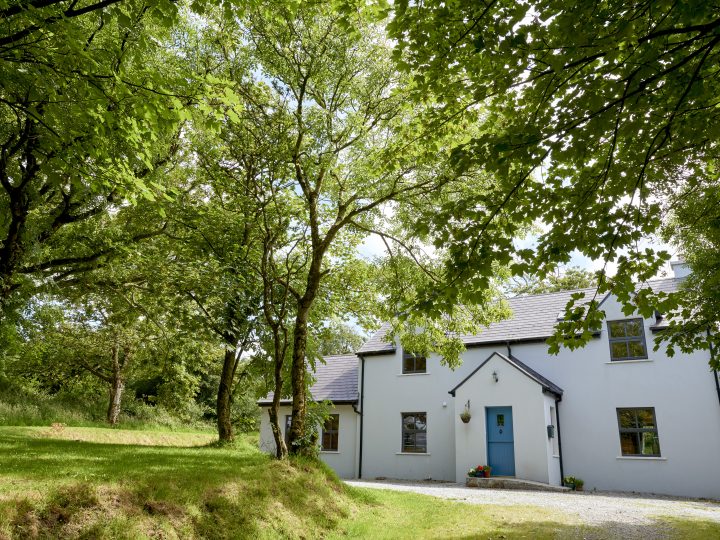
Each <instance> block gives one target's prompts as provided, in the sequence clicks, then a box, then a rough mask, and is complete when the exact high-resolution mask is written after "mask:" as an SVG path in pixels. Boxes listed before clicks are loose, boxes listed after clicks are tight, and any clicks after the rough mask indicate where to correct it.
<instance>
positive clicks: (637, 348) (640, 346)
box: [628, 341, 647, 357]
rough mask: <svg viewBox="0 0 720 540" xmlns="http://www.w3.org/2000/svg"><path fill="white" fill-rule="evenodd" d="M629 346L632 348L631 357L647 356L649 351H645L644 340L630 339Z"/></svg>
mask: <svg viewBox="0 0 720 540" xmlns="http://www.w3.org/2000/svg"><path fill="white" fill-rule="evenodd" d="M628 348H629V349H630V356H631V357H638V356H641V357H645V356H647V353H646V352H645V343H643V342H642V341H628Z"/></svg>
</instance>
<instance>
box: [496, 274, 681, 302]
mask: <svg viewBox="0 0 720 540" xmlns="http://www.w3.org/2000/svg"><path fill="white" fill-rule="evenodd" d="M676 279H679V278H676V277H674V276H668V277H662V278H653V279H647V280H645V281H642V282H638V283H636V285H637V284H640V283H656V282H658V281H673V280H676ZM592 290H597V286H595V287H581V288H579V289H565V290H562V291H553V292H544V293H536V294H524V295H517V296H508V297H507V298H506V300H514V299H515V298H533V297H535V296H550V295H553V294H568V293H574V292H585V291H592ZM609 292H612V291H609Z"/></svg>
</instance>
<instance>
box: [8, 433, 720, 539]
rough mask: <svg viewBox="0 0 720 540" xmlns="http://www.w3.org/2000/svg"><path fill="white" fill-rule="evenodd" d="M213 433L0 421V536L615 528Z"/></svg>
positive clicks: (516, 532)
mask: <svg viewBox="0 0 720 540" xmlns="http://www.w3.org/2000/svg"><path fill="white" fill-rule="evenodd" d="M213 440H214V438H213V436H212V435H210V434H208V433H205V432H184V433H180V432H168V431H138V430H121V429H100V428H83V427H64V428H50V427H0V471H1V474H0V539H2V540H5V539H6V538H8V539H15V538H23V539H24V538H93V539H94V538H128V539H129V538H133V539H135V538H210V539H214V538H217V539H221V538H228V539H230V538H233V539H234V538H253V539H265V538H298V539H299V538H308V539H309V538H333V539H340V538H373V539H403V538H407V539H411V538H412V539H418V538H420V539H421V538H443V539H448V538H453V539H465V538H468V539H469V538H533V539H545V538H612V537H613V536H612V532H609V531H607V530H604V529H602V528H592V527H587V526H585V525H583V524H582V523H581V522H580V520H579V518H578V517H577V516H570V515H565V514H560V513H558V512H553V511H550V510H546V509H540V508H535V507H522V506H512V507H503V506H478V505H468V504H462V503H457V502H452V501H447V500H440V499H436V498H432V497H427V496H423V495H416V494H411V493H398V492H392V491H379V490H368V489H353V488H349V487H347V486H345V485H344V484H343V483H341V482H340V481H339V480H338V479H337V478H336V477H335V476H334V475H333V474H332V473H331V472H330V471H328V470H327V469H326V468H325V467H323V466H322V465H321V464H318V463H316V462H314V461H309V460H299V461H298V460H296V461H291V462H285V463H280V462H276V461H274V460H271V459H270V458H269V457H267V456H265V455H263V454H262V453H260V452H259V451H258V450H257V447H256V442H257V441H256V439H255V438H254V437H248V436H243V437H242V438H240V439H239V440H238V441H237V442H236V443H235V444H233V445H230V446H217V445H216V444H214V443H213ZM661 529H662V532H663V537H666V538H691V539H705V538H710V537H720V526H719V525H718V524H717V523H706V522H690V521H682V520H675V521H666V522H663V523H662V524H661ZM637 532H638V534H639V535H641V536H638V538H640V537H648V536H650V537H652V536H653V534H654V532H656V530H655V529H653V531H650V530H646V531H642V530H638V531H637ZM644 533H648V534H645V535H644V536H643V534H644Z"/></svg>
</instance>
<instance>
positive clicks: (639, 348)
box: [608, 319, 648, 362]
mask: <svg viewBox="0 0 720 540" xmlns="http://www.w3.org/2000/svg"><path fill="white" fill-rule="evenodd" d="M608 339H609V341H610V360H612V361H613V362H622V361H623V360H644V359H646V358H647V357H648V355H647V345H646V344H645V327H644V326H643V320H642V319H625V320H621V321H608Z"/></svg>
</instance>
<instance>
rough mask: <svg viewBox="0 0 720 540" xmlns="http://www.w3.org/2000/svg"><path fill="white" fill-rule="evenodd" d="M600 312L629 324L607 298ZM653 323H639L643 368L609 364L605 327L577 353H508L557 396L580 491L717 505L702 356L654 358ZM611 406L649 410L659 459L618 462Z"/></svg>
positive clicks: (708, 376)
mask: <svg viewBox="0 0 720 540" xmlns="http://www.w3.org/2000/svg"><path fill="white" fill-rule="evenodd" d="M602 309H604V310H605V312H606V314H607V318H608V320H617V319H627V318H629V317H627V316H625V315H623V314H622V312H621V311H620V307H619V305H618V304H617V302H616V301H615V300H614V299H612V298H611V299H608V300H607V301H606V302H605V303H604V304H603V306H602ZM653 323H654V320H650V319H648V320H646V321H645V336H646V342H647V348H648V360H645V361H630V362H612V363H611V362H610V347H609V344H608V333H607V326H606V325H603V328H602V332H601V336H600V337H599V338H596V339H593V340H592V341H591V342H590V343H589V344H588V345H587V346H586V347H585V348H584V349H582V350H579V351H568V350H561V352H560V354H559V355H558V356H550V355H548V354H547V346H546V345H545V344H542V343H536V344H526V345H520V344H516V345H513V346H512V352H513V355H515V356H516V357H517V358H519V359H520V360H521V361H522V362H524V363H525V364H527V365H529V366H530V367H532V368H533V369H535V370H536V371H538V372H539V373H541V374H542V375H544V376H545V377H547V378H548V379H550V380H551V381H553V382H554V383H556V384H557V385H558V386H560V387H561V388H562V389H563V390H564V391H565V392H564V394H563V399H562V401H561V402H560V404H559V407H558V414H559V423H560V432H561V442H562V455H563V465H564V473H565V475H573V476H578V477H580V478H582V479H584V480H585V489H593V488H596V489H600V490H619V491H637V492H651V493H666V494H673V495H683V496H690V497H710V498H720V467H718V462H719V461H718V460H719V459H720V403H719V402H718V396H717V393H716V391H715V386H714V384H715V383H714V380H713V375H712V373H711V371H710V369H709V366H708V361H709V355H708V353H707V352H697V353H694V354H689V355H686V354H681V353H677V354H676V355H675V357H674V358H669V357H668V356H667V355H666V354H665V352H664V351H665V350H664V347H663V346H661V348H660V349H659V350H658V351H657V352H654V351H653V350H652V348H653V337H654V335H653V334H652V332H651V331H650V330H649V326H650V325H651V324H653ZM491 350H492V348H486V349H484V350H483V352H482V353H481V354H480V356H485V355H486V354H487V353H489V352H490V351H491ZM468 352H470V351H468ZM618 407H654V408H655V415H656V421H657V425H658V435H659V438H660V452H661V454H662V455H661V458H659V459H657V458H627V457H625V458H623V457H622V455H621V451H620V436H619V431H618V423H617V415H616V408H618Z"/></svg>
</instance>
